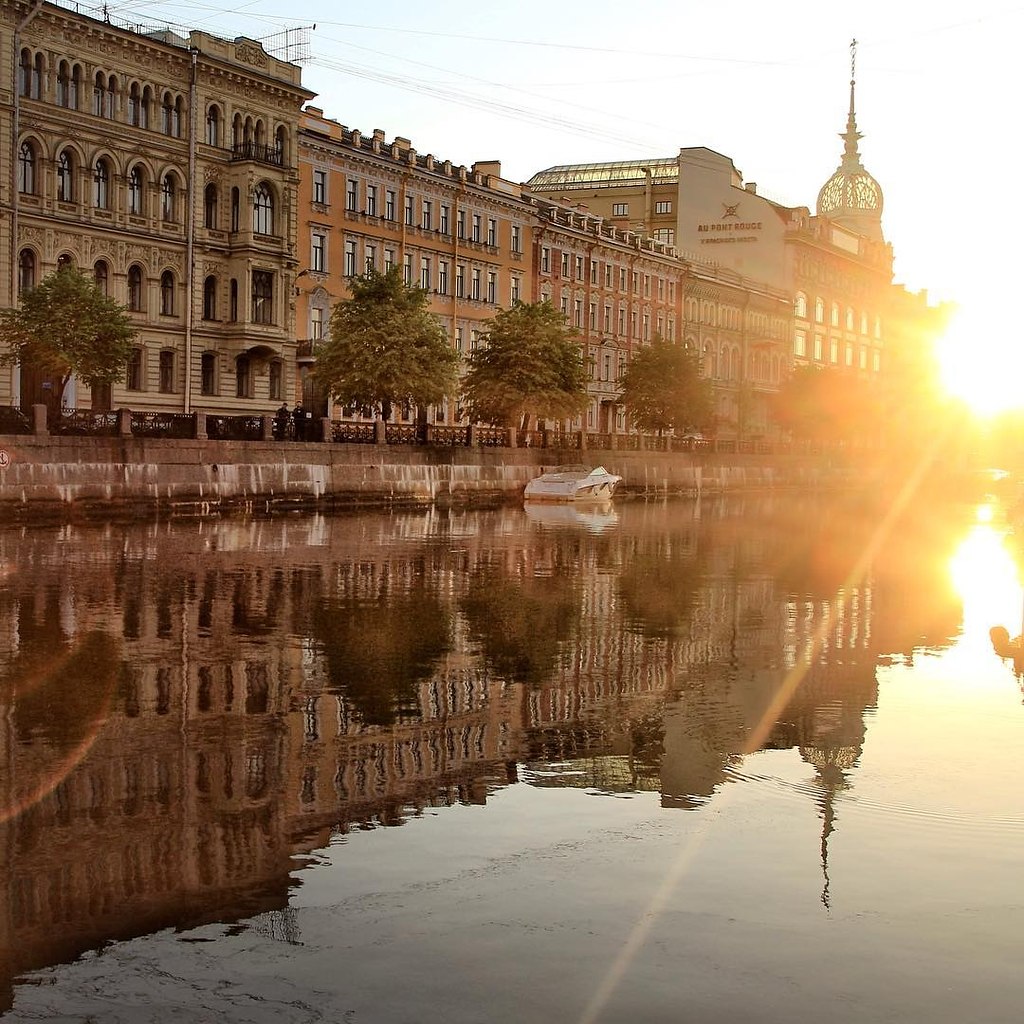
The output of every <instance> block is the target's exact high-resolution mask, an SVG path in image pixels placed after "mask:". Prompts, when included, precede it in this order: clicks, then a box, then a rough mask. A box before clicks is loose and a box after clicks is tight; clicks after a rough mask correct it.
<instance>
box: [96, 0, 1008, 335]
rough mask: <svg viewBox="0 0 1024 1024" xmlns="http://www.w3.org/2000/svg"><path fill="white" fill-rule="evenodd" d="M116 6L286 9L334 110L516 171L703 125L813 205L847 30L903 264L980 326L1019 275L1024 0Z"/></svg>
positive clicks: (133, 17) (141, 10) (651, 144)
mask: <svg viewBox="0 0 1024 1024" xmlns="http://www.w3.org/2000/svg"><path fill="white" fill-rule="evenodd" d="M91 6H94V5H93V3H92V0H83V2H82V3H81V7H82V9H83V10H85V11H87V12H88V11H89V8H90V7H91ZM95 6H98V5H95ZM107 9H108V10H109V12H110V14H111V16H112V17H114V18H122V19H127V20H130V21H139V22H160V23H166V24H170V25H173V26H178V27H192V28H201V29H204V30H207V31H210V32H214V33H216V34H218V35H223V36H227V37H234V36H236V35H248V36H251V37H253V38H257V39H265V40H266V43H265V45H267V46H268V48H271V47H273V46H274V45H276V44H279V43H280V42H281V41H282V39H281V35H280V34H282V33H284V32H285V30H288V37H289V38H290V39H291V41H292V42H301V41H302V40H304V39H305V40H307V41H308V48H307V49H306V51H305V52H303V51H301V50H292V51H291V56H293V57H298V58H301V59H300V63H301V64H302V67H303V83H304V84H305V85H306V86H307V87H308V88H310V89H312V90H315V91H316V92H317V94H318V96H317V98H316V99H315V100H313V101H312V102H313V103H314V104H315V105H316V106H319V107H322V108H323V110H324V112H325V114H326V115H327V116H328V117H331V118H333V119H335V120H337V121H340V122H341V123H342V124H344V125H347V126H348V127H350V128H358V129H360V130H362V131H363V132H369V131H371V130H372V129H374V128H381V129H383V130H384V132H385V133H386V136H387V138H388V139H391V138H393V137H395V136H396V135H397V136H403V137H405V138H408V139H411V140H412V143H413V145H414V146H415V148H416V149H417V150H418V151H419V152H421V153H428V152H429V153H433V154H434V155H435V156H436V157H438V158H439V159H442V160H443V159H450V160H451V161H452V162H453V163H455V164H465V165H467V166H469V165H471V164H472V163H473V162H474V161H477V160H495V159H497V160H500V161H501V165H502V175H503V176H504V177H506V178H509V179H511V180H513V181H526V180H527V179H528V178H529V177H530V176H531V175H532V174H534V173H535V172H536V171H539V170H542V169H543V168H545V167H549V166H552V165H554V164H562V163H582V162H589V161H598V160H629V159H637V158H640V157H645V156H648V157H649V156H673V155H675V154H676V153H677V152H678V150H679V148H680V147H683V146H707V147H709V148H711V149H715V150H717V151H719V152H721V153H724V154H726V155H728V156H729V157H731V158H732V160H733V162H734V164H735V165H736V166H737V168H738V169H739V170H740V171H741V173H742V174H743V177H744V179H745V180H746V181H754V182H756V183H757V186H758V191H759V192H760V193H761V194H762V195H765V196H767V197H769V198H771V199H775V200H778V201H779V202H782V203H785V204H790V205H803V206H808V207H810V208H811V210H812V212H813V209H814V205H815V201H816V198H817V194H818V190H819V188H820V187H821V185H822V184H824V182H825V181H826V179H827V178H828V177H829V176H830V175H831V174H832V172H833V171H834V170H835V169H836V168H837V166H838V165H839V159H840V156H841V154H842V142H841V141H840V139H839V137H838V136H839V134H840V133H842V132H843V131H844V129H845V125H846V115H847V107H848V103H849V80H850V41H851V40H852V39H854V38H855V39H856V40H857V50H856V55H857V56H856V78H857V92H856V100H857V102H856V108H857V125H858V128H859V130H860V131H861V132H862V133H863V136H864V137H863V138H862V140H861V143H860V149H861V156H862V161H863V164H864V166H865V167H866V168H867V170H868V171H869V172H870V173H871V174H873V175H874V177H875V178H876V179H877V180H878V182H879V183H880V185H881V186H882V190H883V193H884V196H885V210H884V214H883V228H884V231H885V234H886V237H887V239H888V240H889V241H890V242H891V243H892V245H893V249H894V252H895V261H896V279H897V281H899V282H901V283H904V284H906V285H907V286H908V287H910V288H912V289H913V290H915V291H916V290H920V289H922V288H924V289H927V290H928V293H929V296H930V297H931V298H932V299H933V300H941V299H951V300H954V301H957V302H958V303H959V304H961V306H965V305H966V306H967V307H968V308H973V309H974V310H975V317H974V320H975V321H976V323H977V324H978V329H979V330H982V329H985V328H984V327H983V326H982V324H983V323H984V320H985V315H989V316H991V312H992V310H991V309H989V307H993V308H996V307H995V304H996V303H997V302H999V303H1000V304H1001V303H1002V302H1003V301H1005V300H1004V296H1005V295H1006V294H1007V289H1009V294H1014V293H1015V292H1016V290H1017V289H1018V288H1019V283H1018V278H1019V274H1018V266H1019V262H1020V252H1019V249H1018V246H1017V240H1018V239H1019V238H1022V237H1024V231H1022V229H1024V204H1021V203H1020V202H1019V201H1015V200H1014V199H1013V198H1012V195H1011V194H1009V193H1012V189H1013V186H1014V184H1015V178H1016V174H1017V173H1018V165H1019V163H1020V159H1019V158H1020V155H1021V149H1022V147H1024V142H1022V139H1024V131H1022V130H1021V125H1020V120H1021V113H1020V104H1019V97H1020V95H1021V88H1020V82H1019V80H1018V77H1017V76H1018V74H1019V68H1020V64H1021V57H1020V54H1019V40H1020V38H1021V36H1022V29H1024V3H1014V2H1012V0H974V2H973V3H970V4H964V3H960V2H957V3H954V2H950V0H929V2H927V3H926V2H923V0H902V2H900V0H887V2H882V0H860V2H858V3H856V4H835V5H833V6H832V7H831V8H830V7H829V6H828V5H825V4H822V3H821V2H820V0H784V2H782V3H779V4H766V3H764V2H763V0H756V2H752V0H732V2H730V3H723V2H722V0H632V2H630V3H623V2H621V0H618V2H615V3H612V2H610V0H587V2H586V3H582V2H574V0H562V2H561V3H560V4H552V3H550V2H541V0H515V2H495V0H478V2H477V3H475V4H468V3H466V2H465V0H430V2H429V3H428V2H423V0H376V2H375V3H372V4H340V3H324V2H323V0H320V2H311V0H289V2H287V3H286V2H284V0H224V2H223V3H221V4H214V3H209V2H202V0H161V2H157V0H108V3H107ZM313 25H315V26H316V27H315V29H314V28H312V26H313ZM303 28H305V29H309V31H308V32H305V33H303V32H301V31H293V30H298V29H303ZM272 36H277V38H276V39H267V37H272ZM280 55H283V51H282V52H281V54H280ZM1000 189H1002V192H1004V193H1007V195H1004V197H1003V198H1002V199H1000V198H999V195H1000ZM997 324H998V329H1000V330H1002V331H1004V332H1005V331H1006V330H1007V329H1008V328H1014V329H1015V328H1016V322H1015V319H1011V322H1010V323H1009V324H1007V323H1005V322H1003V321H1002V320H1001V319H999V320H993V323H992V329H993V330H995V329H997Z"/></svg>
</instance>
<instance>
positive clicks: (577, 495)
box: [523, 466, 622, 502]
mask: <svg viewBox="0 0 1024 1024" xmlns="http://www.w3.org/2000/svg"><path fill="white" fill-rule="evenodd" d="M621 480H622V477H621V476H616V475H615V474H614V473H609V472H608V470H606V469H605V468H604V466H596V467H594V468H593V469H588V468H587V467H586V466H558V467H556V468H555V469H553V470H551V471H550V472H549V473H542V474H541V475H540V476H538V477H534V479H532V480H531V481H530V482H529V483H528V484H527V485H526V490H525V491H524V492H523V497H524V499H525V500H526V501H572V502H604V501H610V500H611V497H612V494H613V493H614V491H615V488H616V487H617V486H618V485H619V483H620V482H621Z"/></svg>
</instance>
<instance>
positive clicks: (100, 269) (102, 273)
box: [92, 260, 110, 295]
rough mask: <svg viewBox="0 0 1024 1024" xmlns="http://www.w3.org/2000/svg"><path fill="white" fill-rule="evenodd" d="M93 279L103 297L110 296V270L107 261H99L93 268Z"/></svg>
mask: <svg viewBox="0 0 1024 1024" xmlns="http://www.w3.org/2000/svg"><path fill="white" fill-rule="evenodd" d="M92 279H93V282H94V283H95V285H96V288H97V290H98V291H99V292H100V293H101V294H103V295H109V294H110V293H109V291H108V288H109V285H110V268H109V267H108V266H107V262H106V260H97V261H96V263H95V265H94V266H93V268H92Z"/></svg>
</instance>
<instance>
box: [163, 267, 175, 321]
mask: <svg viewBox="0 0 1024 1024" xmlns="http://www.w3.org/2000/svg"><path fill="white" fill-rule="evenodd" d="M160 312H161V314H162V315H163V316H174V275H173V274H172V273H171V272H170V271H169V270H165V271H164V272H163V273H162V274H161V275H160Z"/></svg>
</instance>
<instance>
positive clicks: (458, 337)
mask: <svg viewBox="0 0 1024 1024" xmlns="http://www.w3.org/2000/svg"><path fill="white" fill-rule="evenodd" d="M464 330H465V329H464V328H462V327H456V328H455V351H456V352H461V351H462V343H463V342H462V339H463V337H464V333H463V332H464Z"/></svg>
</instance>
